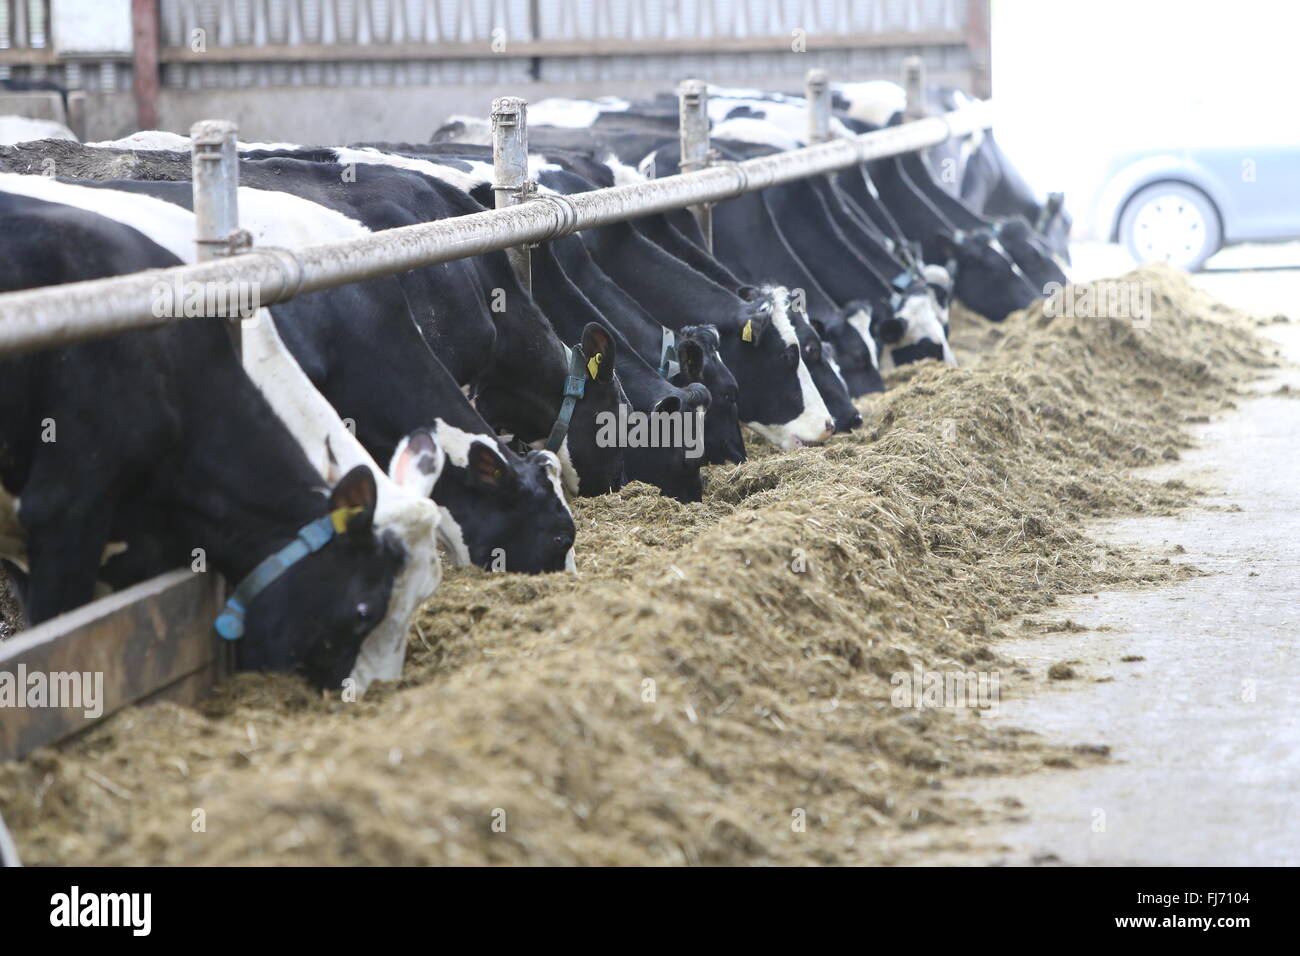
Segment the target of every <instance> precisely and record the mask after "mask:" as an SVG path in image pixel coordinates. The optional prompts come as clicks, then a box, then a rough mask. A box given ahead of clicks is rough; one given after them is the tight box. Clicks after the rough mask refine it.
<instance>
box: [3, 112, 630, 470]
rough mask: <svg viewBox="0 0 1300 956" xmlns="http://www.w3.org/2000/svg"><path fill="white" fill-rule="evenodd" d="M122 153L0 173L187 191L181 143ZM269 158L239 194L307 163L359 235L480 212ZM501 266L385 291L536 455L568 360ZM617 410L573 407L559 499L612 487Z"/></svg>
mask: <svg viewBox="0 0 1300 956" xmlns="http://www.w3.org/2000/svg"><path fill="white" fill-rule="evenodd" d="M128 142H130V143H131V144H132V145H133V146H136V147H138V148H135V149H132V150H130V151H127V150H122V149H118V148H115V147H114V148H108V147H96V148H90V147H84V146H78V145H76V144H66V143H54V142H48V141H47V142H44V143H39V144H24V145H22V146H19V147H15V148H12V149H6V148H3V147H0V168H3V169H9V170H14V171H20V172H39V171H40V170H41V169H42V168H43V166H42V164H43V162H44V160H45V159H46V158H52V159H54V160H55V162H56V166H57V168H58V169H59V170H60V172H62V173H64V174H66V175H69V176H74V177H78V178H86V179H105V178H123V177H129V178H132V179H141V180H184V179H188V177H189V175H190V173H189V167H190V159H189V156H188V153H184V152H180V151H177V147H183V146H185V145H187V144H188V140H186V139H185V138H184V137H178V136H175V135H174V134H161V133H153V132H151V133H148V134H138V135H137V136H135V137H131V138H129V140H128ZM272 146H273V148H264V147H263V148H260V149H259V150H258V151H250V152H246V153H245V154H244V155H245V156H247V157H249V158H247V159H244V160H242V161H241V168H242V170H243V172H242V173H241V180H242V181H243V182H245V183H247V184H250V185H258V186H262V187H264V188H266V189H271V190H285V189H293V188H296V186H295V184H296V182H297V176H298V173H299V172H300V171H301V169H302V168H303V167H293V166H292V165H290V164H292V163H294V162H295V161H297V162H300V163H315V164H317V172H316V174H315V176H316V177H317V178H318V181H316V182H315V188H316V189H317V194H316V195H315V197H314V198H316V199H319V200H320V203H321V204H322V205H326V206H329V207H330V208H334V209H336V210H337V211H342V212H344V213H345V214H346V215H348V216H349V217H350V218H353V219H355V220H356V221H357V222H359V223H361V225H362V226H364V227H365V228H367V229H383V228H390V227H392V226H396V225H406V224H409V223H413V222H423V221H427V219H426V218H424V217H428V218H439V217H441V216H443V215H459V214H463V213H465V212H473V211H480V210H481V207H479V206H478V205H477V204H476V203H474V202H473V200H472V199H470V198H469V197H468V196H466V195H465V194H464V192H463V191H461V190H459V189H457V188H455V187H454V186H451V185H449V184H447V183H445V182H443V181H442V180H441V179H439V178H438V177H437V176H432V175H430V172H431V171H432V172H438V170H434V169H433V164H431V163H427V162H420V161H415V160H407V159H404V158H401V157H390V156H387V155H380V154H378V153H376V152H374V151H361V150H350V151H349V150H333V149H303V148H301V147H295V146H291V145H280V144H272ZM277 164H280V165H277ZM394 167H396V168H394ZM309 178H310V177H309ZM358 187H359V188H358ZM504 263H505V256H504V254H494V255H489V256H479V257H475V258H474V259H471V260H464V261H457V262H456V263H452V264H448V265H454V266H455V268H448V269H444V268H442V267H440V266H438V267H428V268H426V269H417V270H411V271H409V272H407V273H403V274H402V275H401V276H399V277H398V280H397V281H398V282H399V283H400V284H401V286H402V292H403V293H404V294H405V296H406V298H407V300H408V304H409V307H410V313H411V315H412V316H413V317H414V319H415V321H416V322H417V324H418V325H419V326H420V329H421V332H422V333H423V334H424V335H425V338H426V340H427V341H428V342H429V343H430V345H432V346H433V348H434V350H435V352H436V354H437V356H438V358H439V359H440V360H441V361H443V363H444V364H445V365H447V367H448V369H449V370H452V371H453V375H456V377H457V381H458V383H459V384H460V385H462V386H465V387H467V388H471V389H472V390H473V391H474V394H475V401H476V405H477V408H478V410H479V412H480V414H482V416H483V417H484V418H485V419H486V420H487V421H488V423H489V424H490V425H492V426H494V427H495V428H497V429H498V430H504V431H507V432H510V433H511V434H513V435H515V436H516V437H518V438H520V439H521V440H523V441H524V442H526V443H530V444H535V445H537V446H541V445H542V444H545V443H546V442H547V440H548V438H549V437H550V436H551V435H552V433H553V432H554V430H555V429H554V426H555V424H556V421H557V418H558V417H559V416H560V413H561V411H562V409H564V408H565V398H564V389H565V382H566V380H567V378H568V374H569V365H570V350H569V349H568V348H566V347H565V345H564V344H563V343H562V342H561V341H560V340H559V338H558V337H557V336H556V335H555V333H554V331H553V330H552V329H551V327H550V325H549V324H548V323H547V321H546V318H545V316H543V315H542V314H541V312H540V310H538V309H537V307H536V305H535V304H534V303H533V301H532V299H531V298H530V297H529V296H528V295H527V293H526V292H524V290H523V289H522V288H521V287H520V286H519V285H518V282H517V280H515V278H514V277H513V275H512V274H511V273H510V271H509V270H508V269H506V268H502V266H503V265H504ZM489 296H490V297H491V301H490V302H488V301H487V299H488V297H489ZM608 364H609V365H610V366H612V364H613V363H612V361H611V362H610V363H608ZM457 372H459V374H458V375H457V374H456V373H457ZM617 402H618V385H617V382H616V381H612V382H605V381H593V382H592V383H591V385H590V387H588V388H586V389H585V391H584V395H583V396H582V397H581V398H579V399H578V400H577V401H576V403H573V408H572V414H571V418H570V419H569V427H568V431H567V434H566V435H565V436H564V440H563V441H562V442H560V443H559V445H558V448H557V449H556V451H557V454H558V455H559V457H560V460H561V466H562V477H563V481H564V485H565V486H566V487H567V488H568V489H569V490H570V491H571V492H575V493H580V494H601V493H603V492H605V491H608V490H610V489H611V488H618V487H619V486H621V484H622V483H623V481H624V475H623V453H622V449H619V448H603V447H600V446H598V445H597V444H596V441H595V436H596V425H595V421H596V419H597V417H598V416H599V415H600V414H601V413H602V412H607V411H614V410H616V409H617Z"/></svg>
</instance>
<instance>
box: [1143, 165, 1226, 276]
mask: <svg viewBox="0 0 1300 956" xmlns="http://www.w3.org/2000/svg"><path fill="white" fill-rule="evenodd" d="M1119 240H1120V242H1122V243H1124V247H1125V248H1126V249H1128V251H1129V254H1130V255H1131V256H1132V257H1133V258H1134V259H1136V260H1137V261H1138V262H1139V263H1144V262H1168V263H1169V264H1170V265H1173V266H1177V267H1178V268H1180V269H1186V270H1187V271H1188V272H1195V271H1196V270H1198V269H1200V268H1201V267H1202V266H1203V265H1205V262H1206V260H1207V259H1209V258H1210V256H1212V255H1214V254H1215V253H1216V252H1218V251H1219V249H1220V247H1221V246H1222V245H1223V225H1222V222H1221V220H1220V218H1219V210H1218V209H1217V208H1215V205H1214V203H1213V202H1212V201H1211V200H1210V197H1209V196H1207V195H1205V193H1203V192H1201V190H1199V189H1197V188H1196V187H1195V186H1191V185H1189V184H1187V183H1182V182H1174V181H1172V180H1170V181H1165V182H1158V183H1152V184H1151V185H1149V186H1144V187H1143V188H1142V189H1140V190H1138V191H1137V192H1136V193H1135V194H1134V195H1133V196H1132V198H1130V199H1129V201H1128V202H1127V203H1126V204H1125V206H1124V214H1123V215H1122V216H1120V220H1119Z"/></svg>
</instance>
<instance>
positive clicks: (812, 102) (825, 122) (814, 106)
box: [804, 70, 831, 146]
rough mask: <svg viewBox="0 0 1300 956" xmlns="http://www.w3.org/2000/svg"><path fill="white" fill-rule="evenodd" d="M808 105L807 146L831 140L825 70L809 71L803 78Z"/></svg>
mask: <svg viewBox="0 0 1300 956" xmlns="http://www.w3.org/2000/svg"><path fill="white" fill-rule="evenodd" d="M804 96H805V99H806V101H807V103H808V145H809V146H811V145H813V144H814V143H824V142H826V141H827V140H828V139H830V138H831V84H830V79H829V78H828V77H827V76H826V71H825V70H809V71H808V75H807V76H806V77H805V78H804Z"/></svg>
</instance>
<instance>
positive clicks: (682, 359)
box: [677, 339, 704, 382]
mask: <svg viewBox="0 0 1300 956" xmlns="http://www.w3.org/2000/svg"><path fill="white" fill-rule="evenodd" d="M677 364H678V365H680V366H681V369H682V374H683V375H684V376H685V377H686V381H688V382H698V381H700V380H701V379H702V378H703V377H704V349H703V348H702V347H701V346H700V343H699V342H693V341H691V340H690V339H680V340H679V341H678V342H677Z"/></svg>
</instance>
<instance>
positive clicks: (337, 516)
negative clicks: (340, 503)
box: [330, 505, 365, 534]
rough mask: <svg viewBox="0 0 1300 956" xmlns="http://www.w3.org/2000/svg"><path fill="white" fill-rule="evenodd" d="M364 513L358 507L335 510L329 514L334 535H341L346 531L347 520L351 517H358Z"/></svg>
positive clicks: (362, 509)
mask: <svg viewBox="0 0 1300 956" xmlns="http://www.w3.org/2000/svg"><path fill="white" fill-rule="evenodd" d="M363 511H365V509H364V508H362V507H361V506H360V505H358V506H357V507H355V508H335V509H334V510H333V511H331V512H330V523H331V524H333V525H334V533H335V534H342V533H343V532H344V531H347V530H348V519H349V518H351V517H352V516H353V515H359V514H361V512H363Z"/></svg>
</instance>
